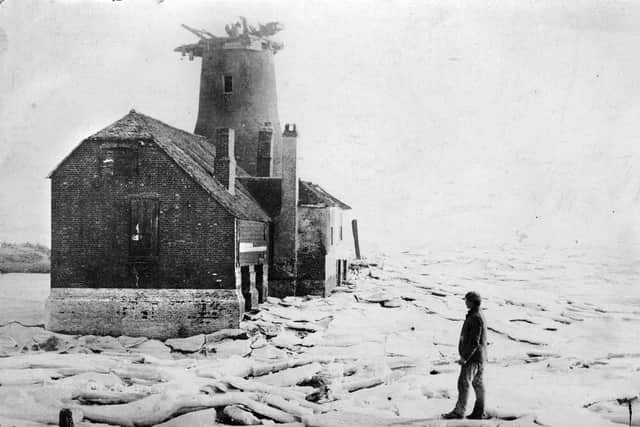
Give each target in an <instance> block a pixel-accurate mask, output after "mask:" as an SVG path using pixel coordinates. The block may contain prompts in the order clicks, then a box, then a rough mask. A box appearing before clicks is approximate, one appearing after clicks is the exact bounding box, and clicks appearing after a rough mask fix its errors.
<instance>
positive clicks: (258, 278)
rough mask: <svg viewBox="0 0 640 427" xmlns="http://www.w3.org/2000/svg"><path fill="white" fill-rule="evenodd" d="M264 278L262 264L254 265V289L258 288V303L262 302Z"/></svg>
mask: <svg viewBox="0 0 640 427" xmlns="http://www.w3.org/2000/svg"><path fill="white" fill-rule="evenodd" d="M263 280H264V268H263V267H262V264H258V265H256V289H257V290H258V304H262V303H263V302H264V288H263V287H262V284H263Z"/></svg>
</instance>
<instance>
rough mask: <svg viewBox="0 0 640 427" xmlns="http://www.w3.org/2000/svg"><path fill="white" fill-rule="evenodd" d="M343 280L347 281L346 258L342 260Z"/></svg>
mask: <svg viewBox="0 0 640 427" xmlns="http://www.w3.org/2000/svg"><path fill="white" fill-rule="evenodd" d="M342 281H343V282H346V281H347V260H346V259H343V260H342Z"/></svg>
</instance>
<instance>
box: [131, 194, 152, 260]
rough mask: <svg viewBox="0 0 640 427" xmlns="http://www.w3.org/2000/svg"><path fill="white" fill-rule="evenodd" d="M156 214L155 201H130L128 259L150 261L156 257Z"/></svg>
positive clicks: (137, 199)
mask: <svg viewBox="0 0 640 427" xmlns="http://www.w3.org/2000/svg"><path fill="white" fill-rule="evenodd" d="M158 213H159V202H158V200H157V199H152V198H135V199H131V206H130V223H129V224H130V225H129V258H131V259H133V260H150V259H153V258H155V257H156V256H157V255H158Z"/></svg>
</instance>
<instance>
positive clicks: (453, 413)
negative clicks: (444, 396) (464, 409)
mask: <svg viewBox="0 0 640 427" xmlns="http://www.w3.org/2000/svg"><path fill="white" fill-rule="evenodd" d="M442 418H444V419H445V420H460V419H462V418H464V415H461V414H459V413H457V412H456V411H451V412H447V413H446V414H442Z"/></svg>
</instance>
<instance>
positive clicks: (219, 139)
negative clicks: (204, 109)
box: [213, 128, 236, 194]
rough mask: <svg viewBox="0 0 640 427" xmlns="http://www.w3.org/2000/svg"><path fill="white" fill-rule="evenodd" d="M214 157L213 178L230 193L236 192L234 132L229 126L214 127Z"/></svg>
mask: <svg viewBox="0 0 640 427" xmlns="http://www.w3.org/2000/svg"><path fill="white" fill-rule="evenodd" d="M214 144H215V146H216V159H215V161H214V164H213V172H214V175H215V178H216V179H217V180H218V181H219V182H220V184H222V185H224V188H226V190H227V191H228V192H229V193H231V194H235V193H236V157H235V153H234V145H235V132H234V130H233V129H229V128H216V133H215V141H214Z"/></svg>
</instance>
